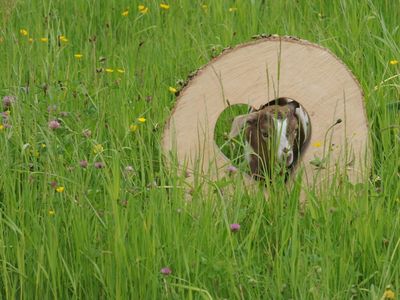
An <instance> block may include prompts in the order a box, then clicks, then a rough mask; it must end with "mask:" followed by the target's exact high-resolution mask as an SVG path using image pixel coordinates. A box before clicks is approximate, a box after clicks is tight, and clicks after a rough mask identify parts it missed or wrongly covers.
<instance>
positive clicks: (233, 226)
mask: <svg viewBox="0 0 400 300" xmlns="http://www.w3.org/2000/svg"><path fill="white" fill-rule="evenodd" d="M230 228H231V231H232V232H238V231H239V230H240V224H237V223H233V224H231V226H230Z"/></svg>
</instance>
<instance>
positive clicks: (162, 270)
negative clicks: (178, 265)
mask: <svg viewBox="0 0 400 300" xmlns="http://www.w3.org/2000/svg"><path fill="white" fill-rule="evenodd" d="M160 273H161V274H163V275H165V276H168V275H171V274H172V270H171V269H170V268H168V267H165V268H162V269H161V270H160Z"/></svg>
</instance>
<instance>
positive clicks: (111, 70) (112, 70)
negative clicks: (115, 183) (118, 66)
mask: <svg viewBox="0 0 400 300" xmlns="http://www.w3.org/2000/svg"><path fill="white" fill-rule="evenodd" d="M105 71H106V72H107V73H113V72H114V69H110V68H107V69H106V70H105Z"/></svg>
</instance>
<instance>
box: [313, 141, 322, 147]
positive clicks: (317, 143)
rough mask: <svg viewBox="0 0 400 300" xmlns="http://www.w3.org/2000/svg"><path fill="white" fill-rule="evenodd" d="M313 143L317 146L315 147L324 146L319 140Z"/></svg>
mask: <svg viewBox="0 0 400 300" xmlns="http://www.w3.org/2000/svg"><path fill="white" fill-rule="evenodd" d="M312 145H313V147H315V148H319V147H321V146H322V144H321V142H319V141H316V142H314V143H313V144H312Z"/></svg>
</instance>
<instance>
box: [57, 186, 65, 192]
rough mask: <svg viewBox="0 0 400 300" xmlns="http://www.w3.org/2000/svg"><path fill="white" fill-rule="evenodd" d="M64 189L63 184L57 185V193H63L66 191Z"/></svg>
mask: <svg viewBox="0 0 400 300" xmlns="http://www.w3.org/2000/svg"><path fill="white" fill-rule="evenodd" d="M64 190H65V188H64V187H63V186H58V187H56V192H57V193H62V192H64Z"/></svg>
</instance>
